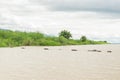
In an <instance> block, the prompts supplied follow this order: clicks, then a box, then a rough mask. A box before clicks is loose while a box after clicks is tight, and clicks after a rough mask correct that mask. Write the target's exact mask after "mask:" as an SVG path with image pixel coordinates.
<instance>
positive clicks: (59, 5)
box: [31, 0, 120, 12]
mask: <svg viewBox="0 0 120 80" xmlns="http://www.w3.org/2000/svg"><path fill="white" fill-rule="evenodd" d="M31 1H32V2H34V3H36V4H44V5H46V6H48V8H50V9H51V10H56V11H100V12H120V5H119V4H120V0H31Z"/></svg>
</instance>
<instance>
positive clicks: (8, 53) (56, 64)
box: [0, 45, 120, 80]
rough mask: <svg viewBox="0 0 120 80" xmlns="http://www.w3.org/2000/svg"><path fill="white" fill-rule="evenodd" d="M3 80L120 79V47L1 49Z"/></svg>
mask: <svg viewBox="0 0 120 80" xmlns="http://www.w3.org/2000/svg"><path fill="white" fill-rule="evenodd" d="M95 49H97V50H100V51H101V52H94V51H89V50H95ZM107 51H112V52H107ZM0 80H120V45H81V46H58V47H45V46H43V47H34V46H31V47H25V48H21V47H15V48H0Z"/></svg>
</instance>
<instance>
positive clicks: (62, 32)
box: [59, 30, 72, 39]
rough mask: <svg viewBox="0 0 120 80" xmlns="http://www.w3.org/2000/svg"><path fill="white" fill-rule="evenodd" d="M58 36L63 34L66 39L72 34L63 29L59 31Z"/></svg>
mask: <svg viewBox="0 0 120 80" xmlns="http://www.w3.org/2000/svg"><path fill="white" fill-rule="evenodd" d="M60 36H63V37H64V38H66V39H70V38H71V37H72V34H71V33H70V32H69V31H67V30H63V31H61V32H60V33H59V37H60Z"/></svg>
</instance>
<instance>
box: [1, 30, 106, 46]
mask: <svg viewBox="0 0 120 80" xmlns="http://www.w3.org/2000/svg"><path fill="white" fill-rule="evenodd" d="M106 43H107V41H93V40H88V39H87V38H86V36H82V37H81V38H80V39H78V40H74V39H72V34H71V33H70V32H69V31H67V30H63V31H61V32H60V33H59V37H55V36H46V35H44V34H43V33H40V32H21V31H11V30H0V47H14V46H61V45H83V44H84V45H85V44H106Z"/></svg>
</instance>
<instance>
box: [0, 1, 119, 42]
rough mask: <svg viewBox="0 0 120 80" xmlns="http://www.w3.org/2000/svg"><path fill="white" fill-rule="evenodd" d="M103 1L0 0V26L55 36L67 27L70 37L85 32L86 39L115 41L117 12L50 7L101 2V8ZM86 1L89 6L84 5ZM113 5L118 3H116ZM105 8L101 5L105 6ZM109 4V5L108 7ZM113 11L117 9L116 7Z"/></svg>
mask: <svg viewBox="0 0 120 80" xmlns="http://www.w3.org/2000/svg"><path fill="white" fill-rule="evenodd" d="M107 1H108V0H107ZM63 2H64V3H63ZM105 2H106V1H104V0H102V1H98V0H91V1H87V0H85V1H79V0H74V1H73V0H69V1H68V0H64V1H62V0H61V1H55V0H53V1H50V0H49V1H48V2H47V0H45V1H44V0H40V1H36V0H35V1H33V0H32V1H31V0H11V1H9V0H4V1H0V28H5V29H12V30H27V31H30V30H31V31H40V32H43V33H45V34H50V35H58V33H59V32H60V31H61V30H63V29H67V30H69V31H71V33H72V34H73V37H74V38H79V37H80V36H81V35H86V36H87V37H88V38H90V39H96V40H108V41H110V42H119V41H120V38H119V37H120V28H119V25H120V23H119V22H120V19H119V17H118V16H119V15H117V16H116V15H115V14H114V15H113V14H107V13H106V14H105V13H98V12H95V11H94V12H92V10H91V11H90V10H88V11H77V12H74V11H71V12H69V11H52V10H51V8H56V9H58V8H59V7H60V6H63V8H64V7H66V8H68V9H70V10H71V8H70V7H69V6H71V5H72V4H73V6H74V5H75V4H76V6H75V7H77V6H78V3H80V6H83V7H84V6H85V7H92V6H91V5H92V4H94V5H93V7H94V6H95V5H97V4H98V3H100V4H99V5H102V4H103V6H102V7H104V6H105V4H106V3H105ZM115 2H118V3H119V1H117V0H115ZM115 2H114V1H112V0H111V1H109V4H106V6H107V7H108V6H110V5H112V4H113V3H114V4H115ZM43 3H44V4H43ZM62 3H63V5H62ZM88 3H89V5H87V4H88ZM95 3H96V4H95ZM52 4H55V5H56V6H54V5H53V6H52ZM83 4H85V5H83ZM99 5H98V7H99ZM80 6H78V7H80ZM116 6H118V5H117V4H116ZM49 7H51V8H49ZM107 7H105V8H106V9H107ZM111 7H112V6H110V7H108V8H111ZM80 8H82V7H80ZM114 8H115V7H113V9H114ZM49 9H50V10H49ZM101 9H102V8H101ZM58 10H59V9H58ZM116 11H118V12H119V10H118V8H117V9H116ZM111 38H112V39H111Z"/></svg>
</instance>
